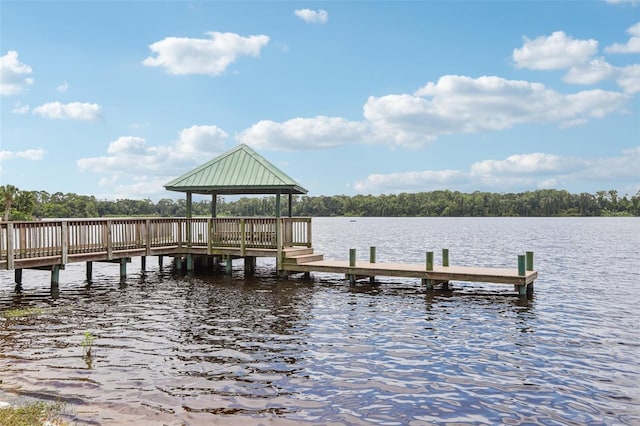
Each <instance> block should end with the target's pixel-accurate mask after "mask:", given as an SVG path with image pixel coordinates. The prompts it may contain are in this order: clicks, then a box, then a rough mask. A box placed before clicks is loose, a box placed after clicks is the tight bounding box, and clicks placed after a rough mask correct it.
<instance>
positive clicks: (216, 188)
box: [164, 144, 307, 194]
mask: <svg viewBox="0 0 640 426" xmlns="http://www.w3.org/2000/svg"><path fill="white" fill-rule="evenodd" d="M164 187H165V188H166V189H167V190H169V191H179V192H191V193H196V194H278V193H281V194H306V193H307V190H306V189H305V188H303V187H302V186H300V185H299V184H298V183H297V182H296V181H295V180H293V179H291V178H290V177H289V176H287V175H286V174H285V173H284V172H283V171H281V170H280V169H278V168H277V167H276V166H274V165H273V164H271V163H270V162H269V161H267V160H266V159H265V158H264V157H262V156H261V155H260V154H258V153H257V152H255V151H254V150H253V149H251V148H250V147H249V146H248V145H245V144H240V145H238V146H236V147H234V148H232V149H230V150H229V151H227V152H225V153H223V154H221V155H219V156H218V157H215V158H213V159H212V160H210V161H208V162H206V163H204V164H202V165H200V166H198V167H196V168H195V169H193V170H191V171H189V172H187V173H185V174H183V175H182V176H180V177H177V178H175V179H174V180H172V181H171V182H169V183H167V184H166V185H164Z"/></svg>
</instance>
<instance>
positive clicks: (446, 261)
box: [442, 248, 449, 266]
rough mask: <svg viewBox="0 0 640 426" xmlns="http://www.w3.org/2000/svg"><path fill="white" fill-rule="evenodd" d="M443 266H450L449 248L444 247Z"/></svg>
mask: <svg viewBox="0 0 640 426" xmlns="http://www.w3.org/2000/svg"><path fill="white" fill-rule="evenodd" d="M442 266H449V249H446V248H443V249H442Z"/></svg>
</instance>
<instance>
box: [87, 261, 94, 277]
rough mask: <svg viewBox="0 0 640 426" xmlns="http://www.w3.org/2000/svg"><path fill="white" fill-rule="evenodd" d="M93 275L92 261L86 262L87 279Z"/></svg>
mask: <svg viewBox="0 0 640 426" xmlns="http://www.w3.org/2000/svg"><path fill="white" fill-rule="evenodd" d="M92 277H93V262H87V281H91V278H92Z"/></svg>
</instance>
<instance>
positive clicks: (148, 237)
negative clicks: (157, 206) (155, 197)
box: [144, 219, 151, 256]
mask: <svg viewBox="0 0 640 426" xmlns="http://www.w3.org/2000/svg"><path fill="white" fill-rule="evenodd" d="M144 226H145V230H144V231H145V232H144V240H145V248H146V250H145V254H146V255H147V256H151V219H147V220H146V221H145V224H144Z"/></svg>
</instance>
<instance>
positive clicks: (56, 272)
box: [51, 265, 60, 290]
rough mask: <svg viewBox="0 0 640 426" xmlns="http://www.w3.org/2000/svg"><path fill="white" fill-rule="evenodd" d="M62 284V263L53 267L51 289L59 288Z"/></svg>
mask: <svg viewBox="0 0 640 426" xmlns="http://www.w3.org/2000/svg"><path fill="white" fill-rule="evenodd" d="M59 284H60V265H53V266H52V267H51V290H53V289H54V288H58V285H59Z"/></svg>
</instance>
